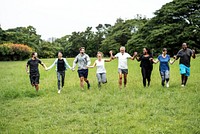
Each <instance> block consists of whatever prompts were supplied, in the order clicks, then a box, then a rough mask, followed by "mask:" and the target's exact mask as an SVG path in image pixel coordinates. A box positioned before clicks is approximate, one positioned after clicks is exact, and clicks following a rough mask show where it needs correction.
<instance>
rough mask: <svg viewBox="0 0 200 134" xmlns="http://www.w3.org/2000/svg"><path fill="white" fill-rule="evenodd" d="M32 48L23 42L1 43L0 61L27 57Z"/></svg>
mask: <svg viewBox="0 0 200 134" xmlns="http://www.w3.org/2000/svg"><path fill="white" fill-rule="evenodd" d="M31 52H32V48H30V47H29V46H27V45H24V44H1V45H0V61H13V60H14V61H16V60H25V59H27V58H29V56H30V54H31Z"/></svg>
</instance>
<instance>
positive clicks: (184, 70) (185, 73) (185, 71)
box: [179, 64, 190, 76]
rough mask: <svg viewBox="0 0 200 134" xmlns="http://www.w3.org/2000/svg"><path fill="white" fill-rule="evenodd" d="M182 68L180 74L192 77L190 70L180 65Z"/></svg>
mask: <svg viewBox="0 0 200 134" xmlns="http://www.w3.org/2000/svg"><path fill="white" fill-rule="evenodd" d="M179 67H180V74H184V75H185V76H190V68H189V67H187V66H185V65H183V64H180V65H179Z"/></svg>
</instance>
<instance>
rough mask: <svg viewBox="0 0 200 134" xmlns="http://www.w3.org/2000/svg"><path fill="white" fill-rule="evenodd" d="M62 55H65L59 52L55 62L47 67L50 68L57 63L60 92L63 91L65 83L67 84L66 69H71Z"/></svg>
mask: <svg viewBox="0 0 200 134" xmlns="http://www.w3.org/2000/svg"><path fill="white" fill-rule="evenodd" d="M62 56H63V55H62V53H61V52H58V58H57V59H56V60H55V61H54V63H53V64H52V65H51V66H50V67H48V68H47V70H50V69H51V68H53V67H54V66H55V65H56V72H57V79H58V93H60V92H61V89H62V88H63V87H64V84H65V70H66V69H67V68H70V69H71V67H70V65H69V64H68V62H67V60H66V59H65V58H63V57H62ZM60 82H61V84H60Z"/></svg>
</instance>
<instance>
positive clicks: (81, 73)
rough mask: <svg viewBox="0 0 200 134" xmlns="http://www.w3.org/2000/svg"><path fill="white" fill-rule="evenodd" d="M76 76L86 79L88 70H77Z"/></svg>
mask: <svg viewBox="0 0 200 134" xmlns="http://www.w3.org/2000/svg"><path fill="white" fill-rule="evenodd" d="M78 76H79V78H80V77H84V78H87V77H88V69H81V70H78Z"/></svg>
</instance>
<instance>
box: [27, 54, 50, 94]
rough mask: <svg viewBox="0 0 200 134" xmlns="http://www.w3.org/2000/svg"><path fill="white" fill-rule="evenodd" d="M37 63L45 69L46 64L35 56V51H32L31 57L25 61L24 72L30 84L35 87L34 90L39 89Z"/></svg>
mask: <svg viewBox="0 0 200 134" xmlns="http://www.w3.org/2000/svg"><path fill="white" fill-rule="evenodd" d="M38 64H41V65H42V66H43V67H44V68H45V70H46V69H47V67H46V65H45V64H44V63H43V62H42V61H41V60H40V59H38V58H37V53H36V52H33V53H32V58H31V59H29V60H28V62H27V65H26V72H27V73H28V74H29V77H30V82H31V85H32V86H34V87H35V89H36V91H38V90H39V80H40V73H39V69H38ZM28 68H29V71H28Z"/></svg>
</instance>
